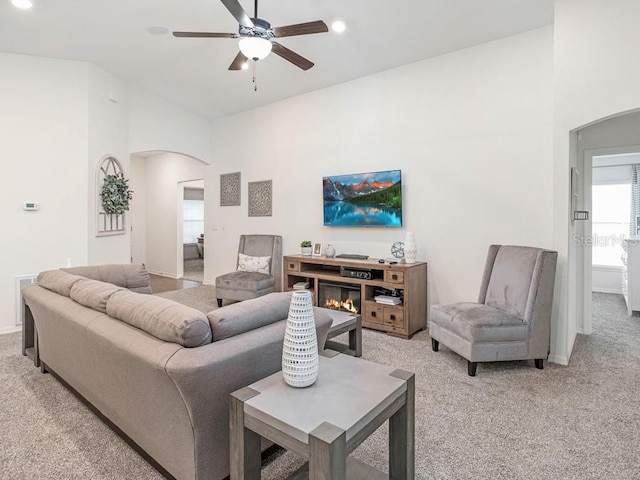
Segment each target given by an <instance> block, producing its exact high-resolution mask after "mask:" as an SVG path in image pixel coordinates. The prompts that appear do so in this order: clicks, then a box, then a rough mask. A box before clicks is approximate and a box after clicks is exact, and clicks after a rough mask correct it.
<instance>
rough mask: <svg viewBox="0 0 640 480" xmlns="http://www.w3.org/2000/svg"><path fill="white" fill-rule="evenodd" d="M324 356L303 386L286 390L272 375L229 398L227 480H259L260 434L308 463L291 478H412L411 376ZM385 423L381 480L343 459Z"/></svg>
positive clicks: (377, 473) (360, 465)
mask: <svg viewBox="0 0 640 480" xmlns="http://www.w3.org/2000/svg"><path fill="white" fill-rule="evenodd" d="M327 355H334V356H333V357H328V356H321V357H320V373H319V375H318V380H317V381H316V383H314V384H313V385H311V386H310V387H307V388H293V387H290V386H289V385H287V384H286V383H285V382H284V380H283V378H282V372H278V373H275V374H273V375H271V376H269V377H267V378H265V379H263V380H260V381H258V382H256V383H253V384H252V385H249V386H248V387H245V388H242V389H240V390H237V391H236V392H234V393H232V394H231V413H230V414H231V421H230V428H231V480H241V479H252V480H254V479H255V480H258V479H259V478H260V437H261V436H262V437H265V438H267V439H269V440H271V441H272V442H274V443H276V444H278V445H280V446H282V447H284V448H286V449H287V450H291V451H293V452H295V453H296V454H298V455H301V456H302V457H304V458H306V459H307V460H308V464H306V465H305V466H304V467H302V468H301V469H300V470H298V471H297V472H296V473H294V474H293V476H291V477H290V478H293V479H301V478H309V479H310V480H321V479H322V480H344V479H346V478H359V479H367V480H369V479H371V480H376V479H380V478H391V479H398V480H400V479H403V480H404V479H409V480H412V479H413V478H414V475H415V473H414V469H415V460H414V435H415V434H414V395H415V394H414V389H415V386H414V382H415V380H414V375H413V373H409V372H406V371H404V370H397V369H394V368H391V367H388V366H385V365H379V364H377V363H373V362H368V361H366V360H362V359H359V358H354V357H350V356H347V355H341V354H337V353H336V352H331V351H328V352H327ZM387 420H389V475H388V476H387V475H386V474H384V473H382V472H380V471H379V470H376V469H374V468H373V467H370V466H369V465H366V464H364V463H362V462H360V461H358V460H355V459H353V458H351V457H349V454H350V453H351V452H353V451H354V450H355V448H356V447H357V446H358V445H360V444H361V443H362V442H363V441H364V440H365V439H366V438H367V437H368V436H369V435H371V434H372V433H373V432H374V431H375V430H376V429H377V428H378V427H379V426H380V425H382V424H383V423H384V422H385V421H387ZM306 472H308V477H307V473H306Z"/></svg>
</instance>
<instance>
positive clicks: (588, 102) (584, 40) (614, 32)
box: [551, 0, 640, 363]
mask: <svg viewBox="0 0 640 480" xmlns="http://www.w3.org/2000/svg"><path fill="white" fill-rule="evenodd" d="M638 18H640V2H638V1H637V0H556V7H555V26H554V32H555V37H554V165H555V166H554V180H555V181H554V200H553V203H554V244H555V248H556V249H557V250H558V251H559V269H558V281H557V282H556V285H557V287H556V296H555V303H556V309H555V312H554V315H555V317H556V319H557V321H556V322H555V324H554V331H553V332H552V342H553V344H552V352H553V355H552V358H551V359H552V360H553V361H556V362H558V363H568V361H569V356H570V352H571V349H572V346H573V342H574V339H575V335H576V333H577V331H578V323H579V322H580V321H581V318H582V317H581V312H580V310H579V308H577V306H578V304H579V303H581V302H579V299H578V296H577V294H578V292H580V291H583V290H584V289H583V287H582V285H581V283H580V282H579V281H578V278H579V277H581V276H582V275H583V274H584V273H582V274H581V273H580V271H579V266H580V265H581V264H582V261H581V259H580V258H579V252H578V247H573V246H571V247H570V238H571V237H572V235H573V234H574V233H576V232H574V230H571V229H570V228H569V221H568V219H569V185H570V183H569V168H570V167H571V166H576V165H577V158H578V154H577V150H578V147H577V138H576V136H575V135H573V136H572V135H570V132H572V131H574V130H576V129H579V128H581V127H583V126H585V125H588V124H591V123H593V122H595V121H597V120H600V119H604V118H607V117H610V116H612V115H616V114H618V113H621V112H626V111H629V110H634V109H637V108H640V89H638V85H639V84H640V63H638V61H637V55H638V50H637V45H638V44H640V29H638V22H637V20H638ZM568 262H569V263H568ZM569 265H571V267H572V268H571V269H569V268H567V267H568V266H569Z"/></svg>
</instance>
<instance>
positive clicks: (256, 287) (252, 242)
mask: <svg viewBox="0 0 640 480" xmlns="http://www.w3.org/2000/svg"><path fill="white" fill-rule="evenodd" d="M241 253H242V254H244V255H248V256H250V257H271V259H270V262H269V268H268V271H269V273H268V274H267V273H259V272H255V271H253V272H252V271H241V270H239V269H238V267H239V266H240V264H241V259H240V254H241ZM281 291H282V237H281V236H280V235H240V244H239V245H238V259H237V260H236V271H235V272H231V273H226V274H224V275H220V276H219V277H216V299H217V300H218V307H221V306H222V300H236V301H242V300H249V299H251V298H256V297H261V296H262V295H266V294H267V293H272V292H281Z"/></svg>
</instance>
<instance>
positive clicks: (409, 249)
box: [404, 232, 418, 263]
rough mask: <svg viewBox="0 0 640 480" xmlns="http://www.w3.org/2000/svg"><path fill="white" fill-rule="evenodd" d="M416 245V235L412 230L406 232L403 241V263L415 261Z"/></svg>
mask: <svg viewBox="0 0 640 480" xmlns="http://www.w3.org/2000/svg"><path fill="white" fill-rule="evenodd" d="M417 254H418V247H417V246H416V237H414V235H413V232H407V238H406V239H405V241H404V261H405V263H416V255H417Z"/></svg>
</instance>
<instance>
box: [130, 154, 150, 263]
mask: <svg viewBox="0 0 640 480" xmlns="http://www.w3.org/2000/svg"><path fill="white" fill-rule="evenodd" d="M129 165H130V172H131V178H130V179H129V187H130V188H131V190H133V198H132V199H131V215H130V216H129V219H130V221H131V227H132V229H131V262H132V263H146V253H147V182H146V179H145V175H146V174H145V165H146V159H145V158H144V157H138V156H135V155H132V156H131V160H130V163H129Z"/></svg>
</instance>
